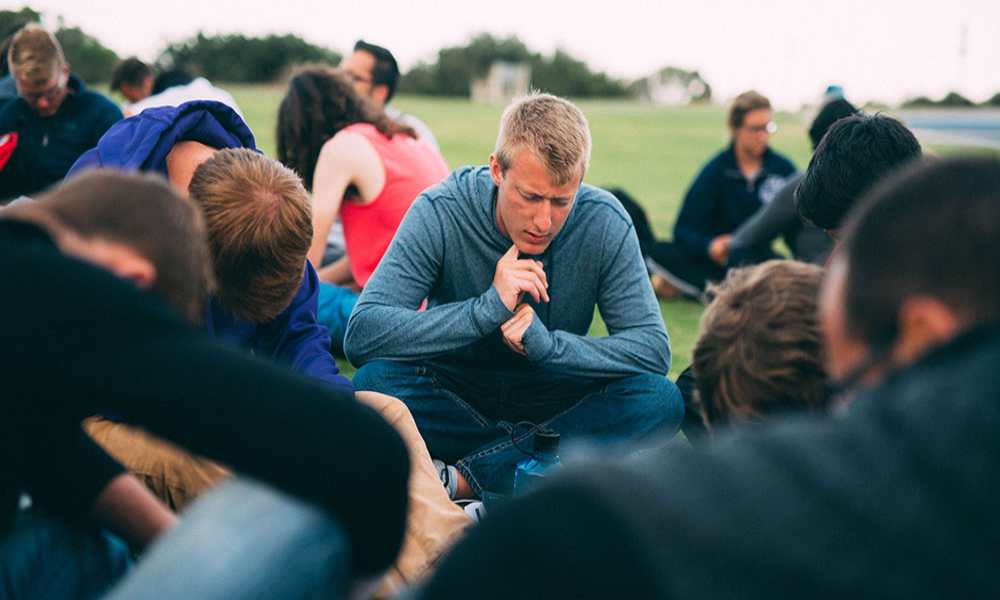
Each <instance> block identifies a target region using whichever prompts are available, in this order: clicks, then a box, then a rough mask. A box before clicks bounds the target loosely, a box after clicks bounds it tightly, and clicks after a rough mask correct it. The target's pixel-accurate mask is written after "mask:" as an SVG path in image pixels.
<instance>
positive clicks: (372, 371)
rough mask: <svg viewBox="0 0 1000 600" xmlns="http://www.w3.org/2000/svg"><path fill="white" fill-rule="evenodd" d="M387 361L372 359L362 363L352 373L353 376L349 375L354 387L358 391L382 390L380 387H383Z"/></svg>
mask: <svg viewBox="0 0 1000 600" xmlns="http://www.w3.org/2000/svg"><path fill="white" fill-rule="evenodd" d="M387 362H388V361H384V360H373V361H372V362H369V363H365V364H364V365H362V366H361V368H360V369H358V370H357V371H356V372H355V373H354V376H353V377H351V383H353V384H354V389H355V390H357V391H359V392H362V391H365V392H382V389H381V388H383V387H384V385H383V382H384V380H385V377H384V375H385V372H386V366H387V365H386V363H387Z"/></svg>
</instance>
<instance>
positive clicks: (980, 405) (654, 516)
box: [420, 158, 1000, 599]
mask: <svg viewBox="0 0 1000 600" xmlns="http://www.w3.org/2000/svg"><path fill="white" fill-rule="evenodd" d="M860 204H861V206H860V207H858V209H857V210H856V212H855V213H854V214H853V215H852V216H851V217H849V218H848V222H847V224H846V225H844V226H843V228H842V230H841V234H842V236H841V240H842V241H841V248H840V250H839V251H838V252H837V253H836V254H835V255H834V258H833V262H832V265H831V266H830V269H829V272H828V274H827V277H826V279H825V281H824V284H823V289H822V291H821V300H820V315H821V316H820V322H821V327H822V329H823V333H824V341H825V362H826V367H827V371H828V372H829V373H830V375H831V376H833V377H834V378H836V379H837V380H838V382H839V387H840V389H841V390H842V393H843V394H845V395H847V396H850V397H851V404H850V407H849V409H848V410H847V411H846V412H845V414H844V415H843V416H841V417H840V418H836V419H830V418H822V419H818V418H815V417H811V416H798V417H794V418H792V417H788V418H779V419H775V420H774V421H772V422H771V423H762V424H760V425H758V426H756V427H744V428H733V429H731V430H730V431H728V432H726V433H724V434H720V435H719V436H717V437H716V439H714V440H713V442H712V444H710V445H709V446H708V447H707V448H705V449H677V448H671V449H670V450H669V451H664V452H654V453H647V454H645V455H644V457H643V458H642V459H641V460H635V461H632V462H618V463H610V462H608V463H602V464H600V465H593V466H590V467H587V468H580V469H577V470H575V471H573V472H570V471H569V470H567V471H564V473H563V474H560V475H556V476H553V477H552V478H551V479H550V480H549V482H548V483H547V485H545V486H542V487H540V489H538V490H537V491H536V492H535V493H533V494H530V495H528V496H527V497H525V498H523V499H521V500H519V501H515V502H512V503H510V504H508V505H507V506H505V507H503V508H502V509H501V510H497V511H495V512H494V513H493V514H492V515H491V516H490V518H489V519H487V520H485V521H484V522H483V523H482V524H480V525H479V526H478V527H477V528H476V530H474V531H473V532H472V533H471V534H470V535H469V537H468V538H467V539H466V540H465V541H464V542H463V543H461V544H460V545H459V546H458V547H456V548H455V550H454V551H453V552H452V553H451V554H450V555H449V557H448V558H447V559H446V560H445V561H444V562H443V564H442V565H441V566H440V568H439V570H438V573H437V575H436V576H435V578H434V579H433V580H432V581H431V582H430V584H429V585H428V586H427V587H426V588H425V589H424V591H423V593H422V595H421V596H420V597H421V598H443V597H451V596H452V595H453V594H454V593H455V590H465V589H472V588H473V587H474V588H475V589H476V590H477V593H478V595H480V596H482V597H484V598H510V597H511V596H512V595H515V594H516V595H518V596H519V597H538V598H542V597H549V596H551V595H562V596H566V597H574V598H602V597H629V598H690V597H698V596H707V597H742V598H773V597H774V593H775V590H781V593H782V594H784V595H788V596H795V597H846V596H852V595H853V596H859V595H860V596H879V597H885V598H900V599H904V598H905V599H909V598H932V597H952V596H955V597H994V596H997V595H998V594H1000V580H998V579H997V577H996V572H995V571H996V569H995V556H996V545H997V541H998V540H1000V518H998V517H997V515H996V510H995V506H996V498H997V497H998V495H1000V480H998V479H997V478H996V477H993V476H992V474H993V473H994V472H995V471H996V469H997V468H998V465H1000V439H998V437H997V436H996V430H997V428H998V427H1000V370H998V369H997V364H1000V278H997V277H996V276H995V269H996V265H997V264H1000V161H998V160H997V159H995V158H956V159H949V160H943V161H939V162H936V163H929V164H928V163H924V164H916V165H911V166H909V167H907V168H906V169H904V170H903V171H902V172H900V173H897V174H895V175H893V176H891V177H889V178H888V179H887V180H886V181H884V182H882V183H880V184H878V185H877V186H876V187H875V188H874V189H873V190H872V191H871V192H870V193H869V194H867V195H866V199H865V200H863V201H862V202H861V203H860ZM554 506H558V507H559V509H558V510H553V509H552V507H554ZM525 536H530V538H531V542H532V543H531V544H525V543H524V539H525ZM720 565H724V567H725V568H724V574H722V575H720V571H719V568H720Z"/></svg>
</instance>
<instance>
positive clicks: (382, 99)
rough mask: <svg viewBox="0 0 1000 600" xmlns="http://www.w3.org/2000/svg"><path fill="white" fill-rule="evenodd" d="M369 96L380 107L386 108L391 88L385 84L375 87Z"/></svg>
mask: <svg viewBox="0 0 1000 600" xmlns="http://www.w3.org/2000/svg"><path fill="white" fill-rule="evenodd" d="M369 95H370V96H371V97H372V100H374V101H375V102H376V103H377V104H378V105H379V106H385V103H386V100H387V99H388V98H389V86H387V85H386V84H384V83H379V84H376V85H373V86H372V91H371V92H369Z"/></svg>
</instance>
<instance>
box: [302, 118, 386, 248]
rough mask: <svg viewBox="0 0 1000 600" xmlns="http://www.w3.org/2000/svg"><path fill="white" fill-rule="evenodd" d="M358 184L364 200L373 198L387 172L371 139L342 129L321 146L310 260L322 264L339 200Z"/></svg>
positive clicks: (338, 207) (317, 161)
mask: <svg viewBox="0 0 1000 600" xmlns="http://www.w3.org/2000/svg"><path fill="white" fill-rule="evenodd" d="M352 184H353V185H354V186H355V187H356V188H358V191H359V192H360V194H361V199H362V201H366V200H371V199H374V198H375V197H376V196H378V194H379V193H381V191H382V186H383V185H384V184H385V174H384V172H383V171H382V162H381V160H380V159H379V157H378V154H377V153H376V152H375V148H373V147H372V145H371V143H370V142H369V141H368V140H366V139H365V138H363V137H362V136H360V135H358V134H356V133H351V132H349V131H341V132H340V133H338V134H337V135H335V136H333V137H332V138H330V140H329V141H327V142H326V144H324V145H323V149H322V150H320V153H319V158H318V159H317V160H316V171H315V173H313V186H312V192H313V194H312V195H313V197H312V218H313V237H312V244H311V245H310V246H309V261H310V262H311V263H312V264H314V265H316V266H317V267H319V266H320V265H321V264H322V260H323V252H324V251H325V250H326V238H327V236H328V235H330V228H331V227H332V226H333V221H334V220H335V219H336V218H337V213H339V212H340V204H341V202H343V200H344V194H345V193H346V192H347V188H348V186H350V185H352Z"/></svg>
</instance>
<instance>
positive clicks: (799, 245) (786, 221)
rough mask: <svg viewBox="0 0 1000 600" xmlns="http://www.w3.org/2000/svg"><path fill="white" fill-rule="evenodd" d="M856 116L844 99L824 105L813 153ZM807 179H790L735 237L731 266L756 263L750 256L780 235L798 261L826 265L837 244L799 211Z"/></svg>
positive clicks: (813, 134)
mask: <svg viewBox="0 0 1000 600" xmlns="http://www.w3.org/2000/svg"><path fill="white" fill-rule="evenodd" d="M855 113H857V109H856V108H854V105H852V104H851V103H850V102H848V101H847V100H845V99H843V98H834V99H833V100H831V101H829V102H827V103H826V104H825V105H823V108H821V109H820V111H819V113H817V115H816V118H815V119H813V122H812V125H810V126H809V141H810V142H812V147H813V150H815V149H816V147H817V146H819V143H820V141H822V139H823V136H824V135H826V132H827V130H828V129H829V128H830V126H831V125H833V124H834V123H835V122H837V121H838V120H839V119H842V118H844V117H849V116H851V115H853V114H855ZM804 177H805V172H800V173H796V174H795V175H794V176H792V177H791V178H789V180H788V182H787V183H785V186H784V187H783V188H781V191H780V192H778V193H777V195H775V197H774V199H773V200H771V202H769V203H768V204H765V205H764V206H762V207H761V209H760V210H758V211H757V212H756V213H754V215H753V216H752V217H751V218H750V219H748V220H747V222H746V223H744V224H742V225H740V227H739V229H737V230H736V232H735V233H733V239H732V241H731V242H730V244H729V265H730V266H739V265H742V264H744V263H746V262H752V261H753V258H752V256H748V254H749V255H752V254H753V253H754V252H755V249H756V248H759V247H761V246H763V245H770V244H771V242H772V241H773V240H774V239H775V238H776V237H778V236H779V235H780V236H782V237H783V238H784V240H785V243H786V244H787V246H788V248H789V249H790V250H791V251H792V255H793V256H794V257H795V258H796V259H797V260H801V261H805V262H811V263H814V264H823V263H824V262H825V261H826V258H827V256H829V254H830V250H831V249H832V248H833V241H832V240H831V239H830V236H828V235H827V234H826V232H825V231H823V230H822V229H820V228H819V227H816V226H815V225H813V224H811V223H807V222H804V221H803V220H802V219H801V218H800V217H799V213H798V211H797V210H796V208H795V190H796V189H797V188H798V186H799V183H801V181H802V179H803V178H804Z"/></svg>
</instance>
